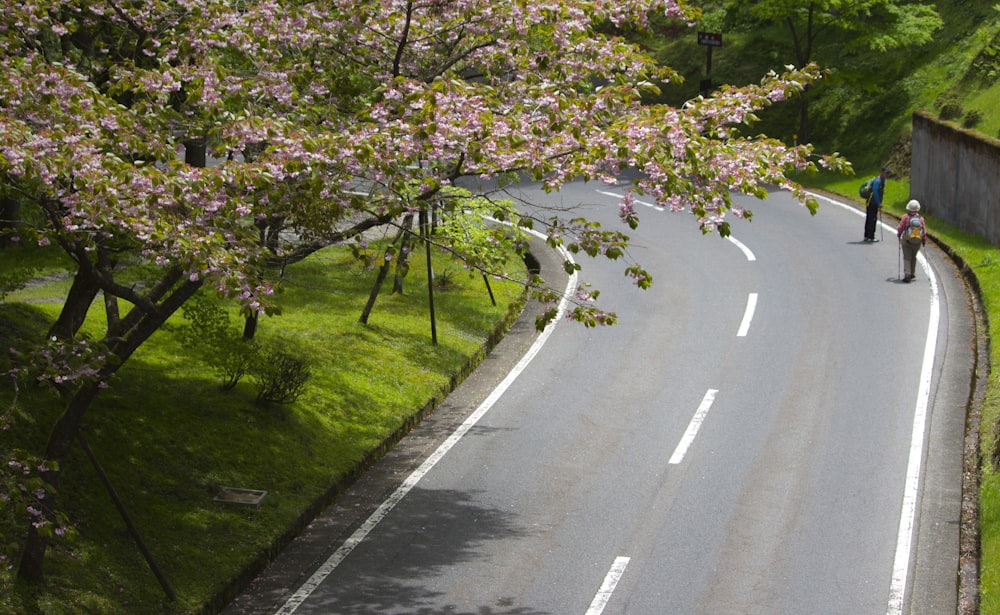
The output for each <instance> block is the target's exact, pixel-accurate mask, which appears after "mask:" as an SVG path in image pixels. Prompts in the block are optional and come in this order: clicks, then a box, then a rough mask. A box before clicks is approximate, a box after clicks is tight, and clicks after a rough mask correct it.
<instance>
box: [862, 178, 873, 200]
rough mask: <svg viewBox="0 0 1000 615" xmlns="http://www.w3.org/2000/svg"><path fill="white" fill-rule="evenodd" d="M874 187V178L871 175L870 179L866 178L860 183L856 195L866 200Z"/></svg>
mask: <svg viewBox="0 0 1000 615" xmlns="http://www.w3.org/2000/svg"><path fill="white" fill-rule="evenodd" d="M874 189H875V178H874V177H873V178H871V179H866V180H865V182H864V183H863V184H861V187H860V188H858V195H860V196H861V198H863V199H864V200H866V201H867V200H868V199H870V198H871V196H872V190H874Z"/></svg>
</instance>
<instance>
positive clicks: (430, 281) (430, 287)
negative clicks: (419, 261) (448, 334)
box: [420, 208, 438, 346]
mask: <svg viewBox="0 0 1000 615" xmlns="http://www.w3.org/2000/svg"><path fill="white" fill-rule="evenodd" d="M420 226H421V228H422V229H423V231H424V246H425V247H426V253H427V299H428V301H429V303H430V308H431V343H432V344H434V345H435V346H437V343H438V335H437V321H436V320H435V318H434V270H433V268H432V267H431V225H430V224H429V222H428V220H427V209H426V208H424V209H421V210H420Z"/></svg>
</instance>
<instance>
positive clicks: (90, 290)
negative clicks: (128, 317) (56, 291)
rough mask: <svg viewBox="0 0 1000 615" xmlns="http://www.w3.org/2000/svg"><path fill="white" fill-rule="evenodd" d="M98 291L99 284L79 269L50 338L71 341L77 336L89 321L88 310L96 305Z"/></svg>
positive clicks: (51, 330) (52, 328)
mask: <svg viewBox="0 0 1000 615" xmlns="http://www.w3.org/2000/svg"><path fill="white" fill-rule="evenodd" d="M98 290H99V288H98V286H97V282H96V281H95V280H94V279H93V278H92V277H91V276H90V275H88V274H86V273H84V271H83V270H82V269H78V270H77V272H76V275H75V276H74V277H73V285H72V286H70V289H69V293H68V294H67V295H66V301H65V303H63V308H62V311H61V312H59V318H58V319H56V321H55V322H54V323H52V327H51V328H50V329H49V333H48V337H53V336H54V337H58V338H60V339H69V338H71V337H73V336H74V335H76V332H77V331H79V330H80V327H82V326H83V322H84V321H85V320H86V319H87V310H89V309H90V306H91V304H92V303H94V299H95V298H96V297H97V291H98Z"/></svg>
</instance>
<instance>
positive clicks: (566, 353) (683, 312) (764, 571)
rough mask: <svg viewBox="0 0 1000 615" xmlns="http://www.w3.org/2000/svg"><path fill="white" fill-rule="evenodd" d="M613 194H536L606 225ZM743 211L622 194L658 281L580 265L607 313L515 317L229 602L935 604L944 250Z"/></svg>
mask: <svg viewBox="0 0 1000 615" xmlns="http://www.w3.org/2000/svg"><path fill="white" fill-rule="evenodd" d="M620 193H621V192H620V190H619V189H617V188H607V187H601V186H599V185H595V184H582V183H581V184H573V185H570V186H567V187H566V188H565V189H564V190H563V191H562V192H561V193H559V194H557V195H552V196H543V197H539V196H536V195H534V194H533V195H532V196H533V199H534V201H535V202H538V200H539V199H540V198H550V199H554V200H553V201H552V202H551V203H552V205H566V204H568V205H573V206H579V207H580V208H581V209H582V210H584V211H583V213H586V215H588V216H591V217H595V218H597V219H600V220H602V222H604V223H605V225H606V226H608V227H611V226H613V225H614V224H615V220H614V214H615V211H616V210H617V207H616V203H617V201H618V197H617V196H616V195H617V194H620ZM751 206H752V207H753V209H754V211H755V213H756V214H757V217H756V220H757V221H756V222H754V223H752V224H749V223H744V222H739V221H735V222H734V223H733V231H734V239H735V241H726V240H720V238H719V237H718V236H717V235H710V236H703V235H701V233H700V232H699V231H698V229H697V227H696V224H695V222H694V220H693V219H692V218H691V216H690V215H689V214H672V213H669V212H665V211H663V210H660V209H657V208H652V207H647V208H645V209H644V210H641V211H640V217H641V218H642V222H641V223H640V226H639V228H638V229H637V231H634V232H632V233H630V234H631V235H632V237H633V249H632V255H633V256H634V257H635V258H636V259H637V260H639V261H640V262H642V264H643V265H644V266H645V267H646V268H647V269H648V270H650V271H651V272H652V273H653V275H654V285H653V287H652V289H650V290H648V291H639V290H636V289H634V288H632V287H631V284H630V282H629V281H628V280H627V279H626V278H624V276H623V275H622V274H621V268H620V267H619V266H617V265H615V264H610V265H609V264H607V263H605V262H600V261H595V262H584V263H583V265H584V268H583V272H582V274H583V277H584V278H585V279H586V280H587V281H590V282H593V283H594V286H595V287H596V288H599V289H601V290H602V295H601V304H602V307H605V308H607V309H613V310H615V311H617V312H618V313H619V317H620V324H619V325H618V326H615V327H610V328H602V329H597V330H593V329H590V330H588V329H584V328H583V327H581V326H578V325H573V324H570V323H566V322H561V323H558V324H557V325H556V326H555V327H553V328H550V329H548V330H547V331H546V333H544V334H543V335H542V336H533V335H531V333H530V332H529V331H528V329H530V327H531V324H530V322H528V323H522V324H521V325H519V327H518V328H517V329H515V331H513V332H512V334H511V335H510V336H508V337H510V338H511V340H510V342H508V341H507V340H505V342H504V344H505V345H506V346H503V347H502V348H498V350H497V352H495V353H494V354H491V356H490V358H488V359H487V362H486V364H485V365H484V367H483V368H481V369H480V370H479V371H478V372H477V377H476V378H473V379H472V380H471V381H470V382H469V383H467V385H463V388H462V389H460V390H459V391H456V394H455V395H453V396H452V398H449V400H448V403H446V404H445V406H444V407H443V408H442V410H441V411H440V412H436V413H435V415H433V416H432V419H433V420H431V421H428V424H427V425H422V426H421V428H419V429H418V430H416V431H415V432H414V434H413V435H412V437H408V438H407V439H406V440H405V441H404V443H403V444H402V445H401V446H400V447H399V449H400V450H399V451H394V452H393V454H392V455H390V457H389V458H387V460H386V463H384V464H380V466H381V467H380V468H379V469H377V470H376V471H374V472H372V473H371V476H366V477H365V480H363V481H361V482H360V483H359V485H357V486H356V487H355V488H354V489H353V490H352V493H350V494H347V495H346V496H345V497H344V498H341V500H338V502H337V503H336V504H335V505H334V506H333V507H331V510H330V511H328V513H327V514H325V515H324V516H323V517H321V518H320V519H319V520H318V521H317V522H316V523H315V524H314V525H313V526H312V527H311V528H310V530H309V531H308V532H306V534H305V535H304V536H303V538H302V539H301V540H299V541H297V542H296V544H295V545H293V546H292V547H290V548H289V549H288V550H287V551H288V552H287V554H285V555H283V556H282V558H280V559H279V560H278V561H277V562H276V563H275V565H273V566H272V567H271V568H270V569H269V570H268V571H267V572H266V573H265V574H263V575H262V576H261V577H260V578H259V579H258V580H257V581H256V582H255V584H254V586H253V587H252V588H251V590H250V591H248V592H247V593H245V594H244V595H242V596H240V597H239V598H237V600H235V601H234V602H233V604H232V605H230V607H229V608H228V609H227V611H226V612H227V613H245V612H254V613H292V612H294V613H337V614H342V613H343V614H346V613H358V614H361V613H366V614H367V613H371V614H375V613H411V614H412V613H428V614H430V613H463V614H466V613H467V614H470V615H471V614H542V613H552V614H568V615H576V614H579V615H599V614H601V613H606V614H619V613H629V614H648V615H663V614H672V613H679V614H700V613H704V614H720V613H733V614H775V615H777V614H787V613H814V614H815V613H830V614H848V613H850V614H858V613H873V614H881V613H886V614H887V615H895V614H896V613H942V612H954V609H955V604H956V601H957V597H956V590H955V575H956V571H957V568H958V564H957V558H958V520H959V506H960V499H961V470H962V465H961V455H962V439H963V429H964V412H965V404H966V402H967V399H968V397H969V385H970V380H971V372H972V369H973V364H972V354H973V346H974V345H973V341H972V340H973V337H972V336H973V333H972V328H973V327H972V316H971V313H970V309H969V307H968V297H967V293H966V290H965V288H964V285H963V284H962V283H961V280H960V279H959V277H958V275H957V273H956V272H955V270H954V267H953V266H952V265H951V264H950V262H949V261H948V260H947V259H945V258H944V257H943V256H942V255H941V253H940V252H939V251H937V250H936V249H935V248H931V249H929V250H926V254H927V256H928V258H926V259H925V258H922V259H921V265H922V269H921V271H919V272H918V277H917V280H916V281H915V282H914V283H912V284H904V283H902V282H900V281H899V280H898V274H899V269H898V267H899V265H898V263H897V256H898V254H897V253H896V242H895V234H894V231H893V229H891V228H887V229H886V230H885V241H884V242H881V243H876V244H865V243H862V242H861V241H860V240H861V237H862V232H861V229H862V219H861V217H860V216H859V215H858V212H857V211H855V210H854V209H853V208H849V207H842V206H839V205H837V204H835V203H834V202H832V201H828V200H822V201H821V209H820V213H819V214H818V215H817V216H816V217H811V216H809V214H808V211H807V210H805V209H804V208H801V207H799V206H798V205H795V204H793V203H792V202H791V199H790V197H788V196H787V195H785V194H783V193H776V194H774V195H772V197H771V198H770V199H768V201H766V202H764V203H752V204H751ZM931 230H932V231H933V229H931ZM550 257H551V255H550ZM553 264H554V263H550V268H549V269H546V271H549V270H550V269H551V270H558V269H557V267H556V266H553ZM555 264H557V261H555ZM529 344H530V345H529ZM525 353H527V355H526V356H525ZM519 357H521V358H519ZM515 360H516V361H519V362H515ZM529 360H530V364H529V363H528V361H529ZM494 362H495V363H494ZM511 365H513V372H508V371H507V369H508V367H510V366H511ZM508 373H509V374H510V375H509V376H508V377H507V378H506V379H505V380H502V381H499V379H500V378H502V377H503V375H504V374H508ZM498 381H499V387H496V386H495V385H497V383H498ZM470 412H471V413H472V414H471V418H470V419H466V418H465V417H466V416H468V415H469V413H470ZM462 421H465V422H464V423H463V422H462ZM456 430H457V431H456ZM448 434H452V435H451V437H450V438H448V439H447V440H445V439H444V438H445V437H446V436H448ZM442 443H443V445H442ZM439 446H440V447H441V448H439ZM407 477H408V478H407ZM403 479H406V480H403ZM310 575H311V576H310ZM303 581H304V583H303Z"/></svg>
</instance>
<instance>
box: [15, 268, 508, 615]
mask: <svg viewBox="0 0 1000 615" xmlns="http://www.w3.org/2000/svg"><path fill="white" fill-rule="evenodd" d="M412 256H413V261H414V262H413V263H412V264H413V268H412V271H414V272H423V271H424V265H423V260H422V257H421V255H419V254H417V252H414V253H413V255H412ZM512 267H513V269H512V274H513V275H515V276H519V277H521V278H523V276H524V267H523V264H520V263H518V264H516V265H513V266H512ZM435 268H436V270H437V272H438V274H439V276H440V277H444V276H442V275H441V274H443V273H444V272H445V271H447V272H448V275H447V278H448V279H449V280H450V282H451V283H450V284H449V285H448V287H447V288H438V289H437V290H436V292H435V309H436V313H437V326H438V340H439V343H438V345H437V346H432V345H431V341H430V323H429V321H428V310H427V292H426V284H425V282H424V280H423V279H421V278H422V276H421V275H412V276H410V277H408V278H407V279H406V283H405V287H406V294H404V295H393V296H389V295H388V294H386V295H383V296H380V298H379V300H378V302H377V303H376V306H375V310H374V312H373V314H372V316H371V318H370V320H369V324H368V325H367V326H366V325H362V324H360V323H359V322H358V316H359V314H360V311H361V308H362V306H363V305H364V302H365V300H366V299H367V296H368V291H369V290H370V287H371V284H372V280H373V276H374V272H371V271H365V270H363V269H360V268H359V267H358V265H357V264H355V262H354V261H353V259H352V257H351V256H350V254H349V253H348V252H346V251H345V250H332V249H328V250H326V251H324V252H322V253H320V254H318V255H316V257H314V258H311V259H308V260H306V261H304V262H302V263H299V264H296V265H294V266H293V267H291V268H290V269H289V270H288V271H287V275H286V278H285V284H284V288H285V292H284V294H283V296H282V297H281V300H282V304H283V305H284V306H285V313H284V314H283V315H281V316H279V317H275V318H269V319H265V320H264V321H262V323H261V327H260V331H259V334H258V339H259V340H260V341H261V342H262V343H264V344H265V345H267V346H269V347H276V346H279V345H280V346H281V347H282V348H285V349H289V350H291V351H292V352H293V353H294V354H295V355H296V356H300V357H307V358H308V359H309V362H310V364H311V366H312V373H313V376H312V378H311V380H310V381H309V382H308V385H307V388H306V391H305V393H304V394H303V396H302V397H301V398H299V400H298V401H296V402H295V403H294V404H292V405H290V406H269V407H262V406H259V405H256V404H254V403H253V400H254V397H255V394H256V391H255V389H254V387H253V385H252V384H251V383H250V382H249V381H247V380H245V381H243V382H241V383H240V384H239V385H238V386H237V387H236V388H235V389H234V390H231V391H228V392H224V391H221V390H220V388H219V387H218V381H217V379H216V377H215V376H214V375H213V373H212V370H211V369H210V366H209V365H207V364H205V363H203V362H201V361H200V360H199V359H198V355H197V354H196V353H193V352H192V349H191V348H189V347H185V346H184V345H183V341H182V339H181V338H180V337H179V336H178V335H177V334H178V333H179V330H180V328H181V327H182V326H184V325H185V324H186V323H185V321H184V320H183V319H181V318H179V317H178V318H175V319H174V320H173V321H171V323H169V325H168V327H167V328H166V329H165V330H163V331H161V332H159V333H157V334H156V335H155V336H154V337H153V338H152V339H151V340H150V342H149V343H148V344H147V346H146V347H144V348H143V349H141V350H140V352H138V353H137V354H136V356H135V357H133V359H131V360H130V361H129V363H128V364H127V365H126V366H125V367H124V368H123V370H122V373H121V375H120V378H118V379H117V382H115V383H114V385H113V387H112V388H111V389H110V390H108V391H107V392H105V393H104V394H102V395H101V396H100V397H99V398H98V400H97V402H95V404H94V406H93V407H92V409H91V411H90V413H89V414H88V418H87V421H86V425H85V434H86V438H87V440H88V441H89V443H90V446H91V447H92V449H93V450H94V452H95V453H96V455H97V457H98V458H99V459H100V461H101V463H102V464H103V466H104V469H105V470H106V471H107V473H108V474H109V475H110V476H111V477H112V480H113V482H114V484H115V486H116V488H117V490H118V492H119V495H120V496H121V498H122V500H123V501H124V502H125V505H126V506H127V508H128V509H129V511H130V513H131V514H132V516H133V517H134V520H135V523H136V525H137V526H138V528H139V529H140V531H141V533H142V534H143V537H144V539H145V540H146V541H147V543H148V545H149V548H150V551H151V552H152V553H153V554H154V556H155V558H156V559H157V562H158V564H159V566H160V567H161V568H162V569H163V571H164V574H165V576H166V577H167V579H169V581H170V583H171V585H172V586H173V588H174V590H175V591H176V593H177V596H178V600H177V602H176V603H173V604H171V603H168V602H167V601H166V600H164V597H163V596H164V594H163V591H162V590H161V589H160V587H159V585H158V584H157V582H156V579H155V578H154V576H153V575H152V573H151V572H150V571H149V569H148V568H147V566H146V564H145V562H144V561H143V560H142V558H141V557H140V554H139V551H138V550H137V549H136V547H135V545H134V543H133V542H132V540H131V539H130V537H129V536H128V534H127V533H126V532H125V531H124V526H123V523H122V521H121V518H120V517H119V516H118V513H117V512H116V511H115V509H114V507H113V506H112V503H111V501H110V500H109V498H108V495H107V494H106V493H105V491H104V490H103V488H102V487H101V485H100V483H99V482H98V480H97V477H96V475H95V472H94V470H93V468H92V467H91V466H90V465H89V463H88V462H87V460H86V459H85V458H84V456H83V453H82V452H81V451H80V449H79V447H74V455H73V458H72V459H71V460H70V462H69V463H68V464H67V465H66V467H65V477H64V481H63V483H64V490H63V491H62V492H61V495H62V498H63V500H62V501H63V502H64V503H65V505H66V506H67V508H68V512H69V513H70V514H71V516H72V518H73V520H74V523H75V524H76V527H77V528H78V530H79V532H80V537H79V538H78V539H77V540H75V541H73V542H70V543H60V544H58V545H57V547H56V548H54V549H52V551H51V552H50V557H49V560H48V562H47V565H48V569H47V572H48V575H49V578H48V584H47V586H46V588H45V589H44V591H41V592H39V593H37V594H36V595H30V594H27V593H25V592H20V591H13V590H12V588H11V587H10V585H9V582H10V578H9V577H4V575H3V574H2V573H0V612H12V613H14V612H17V613H31V612H36V610H37V612H44V613H47V614H49V613H53V614H55V613H78V612H92V613H124V612H134V613H140V612H141V613H189V612H197V611H198V610H199V609H201V608H202V607H203V606H204V605H205V603H206V602H207V601H209V600H211V599H212V598H213V596H215V595H217V594H218V592H220V591H221V590H222V589H223V588H224V587H225V585H226V583H228V582H229V580H230V579H232V578H234V577H236V576H237V575H238V574H239V573H240V572H241V570H242V569H243V567H244V566H246V565H247V563H248V562H250V561H252V560H253V559H254V558H256V557H257V556H258V555H259V554H260V553H262V552H263V551H265V550H267V549H270V548H271V547H272V546H273V545H274V544H275V541H276V540H278V538H279V536H280V535H281V534H283V533H284V532H286V531H287V529H288V528H289V527H292V526H294V525H295V524H296V523H297V522H298V520H299V518H300V515H302V513H303V511H304V510H305V509H306V508H308V507H309V506H310V505H312V504H313V503H314V502H315V501H317V500H319V499H322V498H323V497H324V494H325V492H327V490H329V489H331V487H332V486H334V485H335V484H337V483H339V482H341V481H343V480H344V479H345V477H347V476H349V475H350V474H351V473H352V472H353V471H354V470H355V468H356V467H357V466H358V464H359V463H360V462H361V461H362V460H364V459H365V458H366V457H367V456H368V455H370V454H371V452H372V451H373V450H377V449H379V448H380V446H381V445H382V442H383V441H385V440H386V439H387V438H388V437H389V436H390V435H391V434H393V432H395V431H397V430H398V429H400V428H401V426H403V425H404V423H406V422H407V421H409V420H410V419H411V417H412V416H413V415H414V413H415V412H417V411H419V410H420V409H422V408H424V407H425V406H426V405H427V404H428V401H429V400H431V399H432V398H437V399H441V398H443V397H444V394H446V393H447V392H448V391H449V390H450V387H451V386H452V383H453V382H454V380H455V379H456V378H458V377H460V375H461V374H462V373H463V372H464V371H465V370H467V369H468V367H469V364H470V361H472V360H477V359H478V358H481V356H482V352H483V350H484V346H485V343H486V339H487V338H488V337H489V336H490V335H491V334H492V333H493V332H494V331H495V330H496V329H497V327H498V326H499V325H500V324H501V323H504V322H506V321H507V320H508V319H509V318H510V317H511V316H512V315H515V314H516V313H518V312H519V310H518V309H517V308H516V306H517V305H518V304H519V303H520V302H521V297H522V290H521V287H520V286H518V285H517V284H513V283H509V282H507V283H503V282H498V281H496V280H494V281H491V286H492V288H493V291H494V293H495V295H496V297H497V301H498V305H497V306H495V307H494V306H492V305H491V304H490V301H489V296H488V294H487V292H486V288H485V285H484V282H483V280H482V278H481V277H480V276H469V275H468V274H467V273H465V272H463V271H461V270H459V269H457V268H455V267H452V268H449V267H448V265H446V263H445V258H444V257H441V258H440V259H439V260H436V261H435ZM67 284H68V283H67V281H66V280H59V279H56V280H53V281H51V282H48V283H46V284H43V285H41V286H37V287H33V288H29V289H25V290H23V291H19V292H17V293H14V294H12V295H11V296H10V297H8V298H7V301H6V302H0V322H8V323H12V324H13V323H17V324H18V325H19V328H20V330H21V331H28V332H31V333H32V334H33V335H34V337H35V338H36V339H37V338H38V336H41V335H43V333H44V330H45V327H46V325H47V323H48V322H51V320H52V319H53V318H54V316H55V315H56V313H57V309H58V300H59V298H61V297H62V296H64V295H65V291H66V288H67ZM390 285H391V280H390ZM385 290H386V291H387V292H388V290H389V286H387V287H386V289H385ZM94 316H95V317H97V318H99V315H98V313H97V312H95V313H94ZM233 324H234V326H235V325H236V319H235V318H234V322H233ZM12 330H13V329H10V328H7V329H4V328H2V327H0V346H2V347H4V348H6V347H7V345H8V344H10V340H9V339H8V337H7V336H9V334H10V332H11V331H12ZM6 393H7V392H6V391H3V392H0V395H5V394H6ZM0 401H2V402H8V403H9V400H5V399H3V398H0ZM21 405H22V407H24V408H30V409H31V411H32V416H26V417H23V418H22V419H21V420H20V421H19V422H18V429H17V431H16V433H14V432H13V430H12V431H8V432H5V433H4V432H0V447H3V448H7V447H11V446H14V445H19V446H24V445H28V444H34V445H35V446H36V447H37V446H38V445H39V443H40V442H42V441H43V439H44V436H45V435H46V434H45V432H44V427H45V425H47V424H50V422H47V421H46V420H45V418H46V417H49V420H51V416H52V414H53V413H54V412H55V411H57V407H56V406H55V405H54V404H52V403H51V401H50V400H48V399H47V398H45V397H44V396H42V395H40V394H38V393H36V392H25V396H24V397H22V399H21ZM32 426H34V428H33V427H32ZM26 440H27V441H26ZM36 450H37V449H36ZM225 486H232V487H243V488H252V489H261V490H265V491H267V496H266V497H265V498H264V500H263V502H262V504H261V505H260V506H259V507H258V508H243V507H238V506H232V505H225V504H219V503H215V502H213V496H214V495H215V493H216V492H217V491H218V490H219V489H220V488H221V487H225ZM5 521H7V519H5V517H4V516H2V515H0V545H3V543H4V542H6V545H4V546H5V547H6V548H7V550H8V552H9V553H10V554H11V555H14V554H15V553H16V548H17V544H16V543H11V540H16V539H17V538H19V537H20V536H21V533H22V532H23V528H22V527H20V526H14V527H10V526H6V527H5V526H4V522H5ZM4 536H6V541H5V540H2V539H3V538H4Z"/></svg>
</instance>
